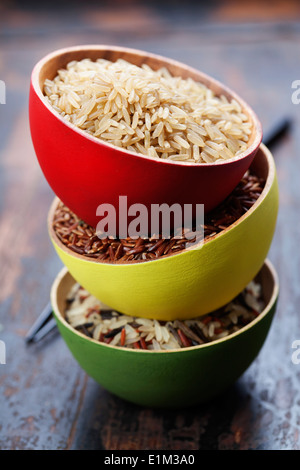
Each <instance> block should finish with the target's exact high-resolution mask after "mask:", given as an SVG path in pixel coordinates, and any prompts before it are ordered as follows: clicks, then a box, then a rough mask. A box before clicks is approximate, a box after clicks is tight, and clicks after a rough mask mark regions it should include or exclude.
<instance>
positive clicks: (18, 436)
mask: <svg viewBox="0 0 300 470" xmlns="http://www.w3.org/2000/svg"><path fill="white" fill-rule="evenodd" d="M23 3H24V2H23ZM9 4H10V7H9V6H6V2H1V6H0V79H1V80H4V81H5V83H6V87H7V89H6V104H1V105H0V165H1V170H0V188H1V198H0V256H1V258H0V259H1V263H0V277H1V290H0V301H1V307H0V312H1V313H0V315H1V316H0V323H1V325H2V327H1V332H0V339H1V340H2V341H4V342H5V344H6V364H0V387H1V393H0V448H1V449H44V450H45V449H107V450H116V449H127V450H132V449H151V450H155V449H165V450H166V449H169V450H179V449H181V450H197V449H300V408H299V404H300V364H294V363H293V362H292V353H293V351H294V350H293V349H292V343H293V341H294V340H297V339H300V315H299V313H300V287H299V286H300V249H299V236H300V218H299V207H300V206H299V204H300V184H299V175H300V173H299V169H300V162H299V151H300V130H299V129H300V126H299V124H300V105H298V106H297V105H293V104H292V102H291V94H292V89H291V83H292V81H293V80H296V79H300V70H299V65H298V64H299V59H300V57H299V46H300V22H299V21H300V11H299V7H298V3H297V2H296V1H290V2H282V3H281V2H275V4H274V7H273V8H271V7H268V6H265V5H264V2H256V1H254V2H253V1H252V2H251V3H249V5H248V6H247V5H245V2H235V1H231V2H228V3H222V2H220V3H217V4H216V5H217V6H215V7H214V8H210V7H208V6H206V7H203V6H201V4H199V5H198V6H195V5H193V4H189V2H184V6H180V3H179V2H171V3H170V4H169V3H168V2H151V3H149V4H148V3H147V2H133V1H132V2H110V3H109V2H108V3H103V6H102V7H99V6H97V2H95V3H91V4H90V6H88V7H82V6H80V5H81V2H78V3H77V2H72V8H71V9H70V10H67V9H66V8H65V7H64V4H63V5H61V7H60V10H59V11H58V10H55V9H49V8H46V7H44V8H42V7H40V8H39V9H38V7H36V6H34V2H29V4H30V5H31V6H28V7H25V6H24V5H23V6H22V3H21V2H15V3H12V2H9ZM160 4H162V6H160ZM109 5H110V6H109ZM168 5H169V7H168ZM241 5H243V6H241ZM89 43H106V44H116V45H118V44H119V45H126V46H128V47H135V48H139V49H145V50H148V51H152V52H156V53H159V54H162V55H166V56H169V57H172V58H175V59H178V60H180V61H183V62H185V63H187V64H189V65H191V66H194V67H197V68H199V69H202V70H204V71H205V72H207V73H209V74H211V75H213V76H215V77H216V78H218V79H220V80H222V81H223V82H225V83H227V85H229V86H230V87H232V88H234V89H235V90H236V91H237V92H238V93H240V94H241V95H242V96H243V97H244V99H245V100H247V101H248V102H249V103H250V104H251V105H252V106H253V107H254V109H255V110H256V112H257V114H258V116H259V117H260V119H261V121H262V124H263V126H264V128H265V129H266V128H268V126H270V125H272V123H273V121H274V120H275V118H276V117H278V116H279V115H290V116H292V117H293V119H294V126H293V128H292V130H291V132H290V134H289V135H288V136H286V137H285V138H284V139H283V140H282V141H281V142H280V143H279V144H278V145H277V146H276V148H274V157H275V160H276V164H277V170H278V176H279V185H280V198H281V199H280V211H279V217H278V224H277V229H276V234H275V237H274V241H273V244H272V247H271V250H270V252H269V258H270V259H271V261H272V262H273V263H274V265H275V267H276V268H277V270H278V273H279V278H280V284H281V289H280V299H279V304H278V309H277V313H276V316H275V319H274V322H273V325H272V328H271V331H270V334H269V336H268V338H267V341H266V343H265V345H264V347H263V349H262V351H261V353H260V354H259V357H258V358H257V359H256V360H255V362H254V363H253V364H252V365H251V367H250V368H249V369H248V370H247V372H246V373H245V374H244V375H243V377H242V378H241V379H240V380H239V381H238V382H237V383H236V384H235V385H234V386H233V387H232V388H231V389H230V390H228V392H227V393H225V394H224V395H222V396H221V397H219V398H217V399H216V400H214V401H212V402H210V403H208V404H206V405H202V406H199V407H195V408H192V409H182V410H178V411H163V410H159V411H158V410H153V409H147V408H140V407H137V406H134V405H131V404H128V403H125V402H124V401H122V400H121V399H118V398H116V397H114V396H112V395H110V394H109V393H108V392H106V391H105V390H103V389H102V388H101V387H100V386H99V385H97V384H96V383H95V382H94V381H93V380H92V379H90V378H88V377H87V376H86V375H85V373H84V372H83V371H82V370H81V369H80V368H79V366H78V365H77V363H76V362H75V360H74V359H73V358H72V356H71V354H70V353H69V351H68V349H67V347H66V346H65V344H64V342H63V340H62V339H61V337H60V336H59V334H58V333H56V332H54V333H53V334H51V335H49V337H47V339H45V340H44V341H43V342H41V343H38V344H32V345H30V346H29V345H26V344H25V341H24V335H25V334H26V332H27V330H28V329H29V327H30V326H31V325H32V323H33V321H34V320H35V319H36V317H37V316H38V315H39V313H40V312H41V310H42V308H43V307H44V305H45V303H47V301H48V299H49V289H50V286H51V284H52V282H53V280H54V278H55V276H56V274H57V272H58V271H59V269H60V268H61V263H60V261H59V260H58V258H57V256H56V254H55V253H54V250H53V248H52V245H51V244H50V241H49V239H48V235H47V229H46V216H47V211H48V208H49V205H50V203H51V201H52V198H53V196H54V195H53V193H52V191H51V189H50V188H49V186H48V184H47V182H46V181H45V179H44V177H43V174H42V172H41V170H40V168H39V165H38V163H37V160H36V157H35V153H34V150H33V147H32V143H31V139H30V132H29V125H28V111H27V107H28V87H29V80H30V73H31V70H32V67H33V66H34V64H35V63H36V62H37V61H38V60H39V59H40V58H41V57H42V56H43V55H44V54H46V53H47V52H50V51H52V50H54V49H57V48H60V47H64V46H69V45H75V44H89Z"/></svg>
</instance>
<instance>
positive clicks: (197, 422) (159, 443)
mask: <svg viewBox="0 0 300 470" xmlns="http://www.w3.org/2000/svg"><path fill="white" fill-rule="evenodd" d="M252 408H253V403H252V399H251V396H250V395H249V393H248V388H247V390H246V387H245V385H243V383H242V381H239V382H237V383H236V384H235V385H234V386H232V387H231V388H230V389H229V390H227V391H226V393H224V394H223V395H221V396H219V397H217V398H215V399H213V400H212V401H210V402H207V403H205V404H202V405H200V406H194V407H187V408H182V409H177V410H164V409H152V408H143V407H140V406H136V405H134V404H131V403H128V402H126V401H124V400H122V399H120V398H118V397H115V396H113V395H112V394H110V393H109V392H106V391H105V390H103V389H102V388H101V387H99V386H98V385H97V384H96V383H94V382H93V381H92V380H90V379H89V381H88V386H87V392H86V395H85V400H84V404H83V407H82V409H81V411H80V414H79V417H78V422H77V424H76V431H75V436H74V440H73V442H72V445H71V447H72V448H73V449H91V450H93V449H106V450H158V449H163V450H197V449H208V450H213V449H219V448H224V449H225V448H227V449H239V448H240V443H241V430H239V429H237V428H236V425H233V423H234V422H235V421H236V419H237V416H239V415H240V414H241V413H242V415H243V418H242V420H244V421H246V422H247V425H248V428H247V434H249V432H250V433H251V421H252V419H251V416H252ZM237 422H239V418H238V419H237Z"/></svg>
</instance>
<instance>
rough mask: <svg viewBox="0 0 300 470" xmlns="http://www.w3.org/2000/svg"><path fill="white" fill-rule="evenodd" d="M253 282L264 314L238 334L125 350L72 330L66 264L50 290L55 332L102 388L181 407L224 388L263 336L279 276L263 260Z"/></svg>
mask: <svg viewBox="0 0 300 470" xmlns="http://www.w3.org/2000/svg"><path fill="white" fill-rule="evenodd" d="M256 280H257V281H258V282H260V283H261V285H262V292H263V297H264V301H265V305H266V306H265V308H264V310H263V312H262V313H261V314H260V315H259V316H258V317H257V318H256V319H255V320H254V321H252V322H251V323H249V324H248V325H247V326H245V327H244V328H242V329H241V330H239V331H238V332H236V333H234V334H232V335H230V336H228V337H226V338H223V339H219V340H217V341H214V342H211V343H206V344H204V345H201V346H195V347H189V348H185V349H177V350H172V351H149V350H142V349H140V350H137V349H127V348H121V347H116V346H110V345H107V344H104V343H99V342H98V341H95V340H93V339H90V338H88V337H87V336H84V335H83V334H82V333H80V332H78V331H77V330H75V329H73V328H72V327H71V326H70V325H69V323H67V321H66V320H65V318H64V311H65V306H66V297H67V294H68V292H69V289H70V288H71V287H72V285H73V284H74V282H75V281H74V279H73V278H72V276H71V275H70V273H69V272H68V270H67V269H66V268H63V270H62V271H61V272H60V273H59V275H58V276H57V278H56V279H55V281H54V283H53V286H52V290H51V302H52V306H53V311H54V315H55V318H56V321H57V325H58V328H59V331H60V333H61V335H62V337H63V339H64V340H65V342H66V344H67V346H68V348H69V349H70V351H71V353H72V355H73V356H74V358H75V359H76V361H77V362H78V364H79V365H80V366H81V367H82V368H83V369H84V370H85V371H86V373H87V374H88V375H89V376H91V377H92V378H93V379H94V380H96V381H97V382H99V383H100V384H101V385H102V386H103V387H104V388H106V389H107V390H109V391H110V392H112V393H114V394H115V395H117V396H119V397H121V398H123V399H125V400H128V401H130V402H133V403H136V404H139V405H143V406H155V407H165V408H167V407H185V406H190V405H195V404H198V403H202V402H205V401H207V400H209V399H212V398H213V397H215V396H216V395H218V394H220V393H221V392H223V391H225V390H226V389H227V388H228V387H229V386H230V385H231V384H233V383H234V382H235V381H236V380H237V379H238V378H239V377H240V376H241V375H242V374H243V372H244V371H245V370H246V369H247V368H248V367H249V365H250V364H251V363H252V361H253V360H254V359H255V358H256V356H257V354H258V353H259V351H260V349H261V347H262V346H263V344H264V341H265V339H266V337H267V334H268V331H269V328H270V325H271V322H272V318H273V315H274V312H275V307H276V301H277V297H278V290H279V286H278V280H277V275H276V272H275V270H274V268H273V266H272V264H271V263H270V262H269V261H268V260H266V262H265V263H264V265H263V267H262V269H261V270H260V272H259V274H258V275H257V276H256Z"/></svg>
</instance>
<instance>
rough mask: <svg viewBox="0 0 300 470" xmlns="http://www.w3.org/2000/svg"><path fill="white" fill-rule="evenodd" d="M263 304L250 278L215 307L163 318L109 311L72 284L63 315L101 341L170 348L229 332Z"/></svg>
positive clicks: (217, 337)
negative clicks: (232, 296) (185, 316)
mask: <svg viewBox="0 0 300 470" xmlns="http://www.w3.org/2000/svg"><path fill="white" fill-rule="evenodd" d="M263 308H264V303H263V301H262V298H261V286H260V284H259V283H257V282H254V281H252V282H250V283H249V284H248V286H247V287H246V288H245V289H244V290H243V291H242V292H241V293H240V294H239V295H238V296H237V297H236V298H235V299H234V300H232V301H231V302H229V303H228V304H227V305H225V306H224V307H222V308H220V309H219V310H217V311H214V312H211V313H209V314H207V315H204V316H202V317H197V318H194V319H191V320H182V321H180V320H175V321H168V322H163V321H158V320H150V319H148V318H138V317H132V316H128V315H123V314H121V313H118V312H116V311H113V310H111V309H110V308H109V307H108V306H106V305H104V304H102V303H101V302H100V301H99V300H97V299H96V298H95V297H93V296H92V295H90V294H89V293H88V292H87V291H86V290H84V289H83V288H82V287H81V286H80V285H79V284H74V286H73V287H72V289H71V290H70V292H69V294H68V297H67V306H66V310H65V317H66V320H67V321H68V322H69V324H70V325H71V326H72V327H73V328H75V329H76V330H78V331H80V332H81V333H83V334H85V335H87V336H89V337H90V338H93V339H95V340H96V341H100V342H102V343H106V344H111V345H113V346H120V347H124V348H132V349H148V350H171V349H180V348H186V347H190V346H198V345H201V344H205V343H210V342H212V341H215V340H218V339H221V338H224V337H226V336H229V335H231V334H232V333H235V332H236V331H238V330H240V329H241V328H243V327H244V326H245V325H247V324H248V323H250V322H251V321H253V320H254V319H255V318H256V317H257V316H258V315H259V314H260V313H261V312H262V310H263Z"/></svg>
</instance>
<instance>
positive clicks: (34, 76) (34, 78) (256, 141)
mask: <svg viewBox="0 0 300 470" xmlns="http://www.w3.org/2000/svg"><path fill="white" fill-rule="evenodd" d="M89 50H93V51H96V50H99V51H108V50H109V51H113V52H121V53H122V52H123V53H126V52H127V53H132V54H135V55H139V56H144V57H150V58H153V59H155V60H160V61H163V62H165V63H166V64H170V65H173V66H175V67H176V66H177V67H179V68H181V69H183V68H184V69H185V70H187V71H188V72H191V73H196V74H198V75H199V76H201V80H204V81H208V82H209V83H210V84H214V85H215V86H217V87H219V88H221V90H222V91H224V92H226V93H227V94H228V95H230V96H231V97H232V98H233V99H235V100H236V101H237V102H238V103H239V104H240V105H241V106H242V108H243V110H246V111H247V114H248V116H249V118H250V120H251V121H252V125H253V127H254V129H253V131H252V134H253V135H254V137H253V142H252V143H251V145H249V147H247V149H246V150H244V151H243V152H241V153H240V155H238V156H235V157H232V158H230V159H228V160H217V161H215V162H212V163H193V162H184V161H177V160H166V159H161V158H158V159H157V158H153V157H150V156H148V155H143V154H142V153H138V152H136V153H135V152H131V151H130V150H127V149H125V148H123V147H117V146H115V145H113V144H110V143H108V142H105V141H104V140H102V139H100V138H97V137H94V136H93V135H90V134H88V133H87V132H85V131H84V130H82V129H80V128H78V127H77V126H75V124H72V123H70V122H69V121H67V120H66V119H64V118H63V117H62V116H61V115H60V114H59V113H58V112H57V111H56V110H55V109H54V108H53V106H51V104H50V103H49V102H48V100H47V99H46V97H45V95H44V94H43V92H42V90H41V87H40V85H39V76H40V72H41V70H42V68H43V67H44V65H45V64H46V63H47V62H48V61H50V60H52V59H54V58H55V57H58V56H60V55H63V54H66V53H70V52H74V53H76V52H79V51H89ZM31 86H32V88H33V90H34V91H35V93H36V95H37V97H38V98H39V99H40V101H41V103H42V104H43V105H44V106H45V107H46V108H47V109H48V111H50V113H51V114H52V115H53V116H54V117H55V118H56V119H58V120H59V121H60V122H61V123H62V124H63V125H65V126H66V127H68V128H70V129H71V130H72V131H73V132H75V133H77V134H79V135H80V136H82V137H84V138H86V139H87V140H89V141H91V142H93V143H94V144H97V145H99V146H104V147H106V148H108V149H113V150H115V151H117V152H122V153H125V154H128V155H130V156H131V157H135V158H141V157H142V158H144V159H146V160H149V161H151V162H154V163H157V164H166V165H177V166H182V167H188V166H191V167H195V168H197V167H200V168H201V167H214V166H220V165H228V164H230V163H234V162H237V161H240V160H242V159H244V158H246V157H248V156H249V155H251V154H252V153H253V152H255V150H257V149H258V147H259V145H260V144H261V142H262V137H263V132H262V125H261V122H260V120H259V119H258V117H257V115H256V113H255V112H254V110H253V109H252V107H251V106H250V105H249V104H248V103H246V102H245V101H244V100H243V99H242V98H241V97H240V96H239V95H238V94H237V93H236V92H235V91H233V90H232V89H231V88H229V87H228V86H227V85H225V84H223V83H222V82H220V81H219V80H217V79H215V78H213V77H211V76H210V75H208V74H206V73H204V72H202V71H200V70H197V69H195V68H194V67H191V66H189V65H186V64H184V63H182V62H179V61H177V60H174V59H171V58H168V57H164V56H161V55H159V54H154V53H152V52H146V51H143V50H140V49H134V48H128V47H119V46H111V45H101V44H99V45H96V44H90V45H80V46H72V47H66V48H62V49H57V50H55V51H53V52H50V53H49V54H47V55H45V56H44V57H43V58H42V59H40V60H39V61H38V62H37V63H36V65H35V66H34V68H33V70H32V73H31Z"/></svg>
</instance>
